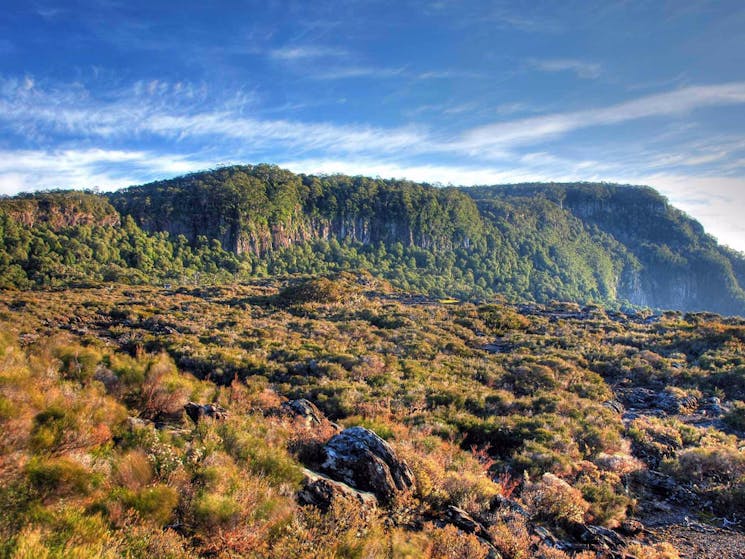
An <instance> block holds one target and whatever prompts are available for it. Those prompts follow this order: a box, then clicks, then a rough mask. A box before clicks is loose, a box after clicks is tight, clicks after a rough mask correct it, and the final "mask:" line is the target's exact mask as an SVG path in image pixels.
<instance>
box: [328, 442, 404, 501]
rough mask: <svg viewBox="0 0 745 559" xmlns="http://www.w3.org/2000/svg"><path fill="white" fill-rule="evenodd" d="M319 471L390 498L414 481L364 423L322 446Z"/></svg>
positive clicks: (402, 465) (384, 498) (377, 495)
mask: <svg viewBox="0 0 745 559" xmlns="http://www.w3.org/2000/svg"><path fill="white" fill-rule="evenodd" d="M323 452H324V456H325V459H324V462H323V464H321V471H323V472H324V473H326V474H327V475H329V476H330V477H331V478H332V479H335V480H337V481H342V482H344V483H346V484H347V485H351V486H352V487H354V488H356V489H361V490H363V491H370V492H372V493H374V494H375V495H376V497H378V499H379V500H380V501H382V502H390V501H391V499H393V497H394V496H395V495H396V493H398V492H400V491H406V490H408V489H410V488H411V487H412V486H413V485H414V474H413V473H412V472H411V469H410V468H409V466H408V465H406V463H405V462H403V461H402V460H399V459H398V457H397V456H396V454H395V453H394V452H393V449H392V448H391V446H390V445H389V444H388V443H387V442H385V441H384V440H383V439H381V438H380V437H379V436H378V435H376V434H375V433H373V432H372V431H370V430H369V429H365V428H364V427H350V428H349V429H345V430H344V431H342V432H341V433H339V434H338V435H335V436H333V437H332V438H331V440H329V442H328V443H326V445H325V446H324V448H323Z"/></svg>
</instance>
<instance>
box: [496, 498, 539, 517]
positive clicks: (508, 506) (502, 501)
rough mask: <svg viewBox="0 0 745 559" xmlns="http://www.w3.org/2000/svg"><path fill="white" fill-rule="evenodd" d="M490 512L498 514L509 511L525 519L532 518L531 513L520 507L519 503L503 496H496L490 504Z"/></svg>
mask: <svg viewBox="0 0 745 559" xmlns="http://www.w3.org/2000/svg"><path fill="white" fill-rule="evenodd" d="M489 510H490V512H497V511H498V510H509V511H510V512H514V513H516V514H519V515H520V516H522V517H523V518H530V513H529V512H528V511H527V510H525V508H524V507H523V506H522V505H520V504H519V503H518V502H517V501H513V500H512V499H508V498H507V497H503V496H502V495H495V496H494V497H493V498H492V500H491V502H490V503H489Z"/></svg>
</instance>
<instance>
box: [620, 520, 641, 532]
mask: <svg viewBox="0 0 745 559" xmlns="http://www.w3.org/2000/svg"><path fill="white" fill-rule="evenodd" d="M618 531H619V532H620V533H621V534H623V535H624V536H636V535H638V534H641V533H642V532H644V524H642V523H641V522H640V521H639V520H636V519H635V518H627V519H626V520H624V521H623V522H622V523H621V525H620V526H619V527H618Z"/></svg>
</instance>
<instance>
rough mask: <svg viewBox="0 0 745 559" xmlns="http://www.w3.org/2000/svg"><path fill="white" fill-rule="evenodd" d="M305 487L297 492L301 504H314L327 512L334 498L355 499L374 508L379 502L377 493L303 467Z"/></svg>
mask: <svg viewBox="0 0 745 559" xmlns="http://www.w3.org/2000/svg"><path fill="white" fill-rule="evenodd" d="M303 477H304V481H303V488H302V489H301V490H300V491H299V492H298V494H297V500H298V502H299V503H300V504H301V505H312V506H315V507H318V508H319V509H321V510H322V511H324V512H326V511H327V510H328V509H329V507H330V506H331V504H332V503H333V501H334V499H347V500H350V501H355V502H357V503H359V504H360V505H362V506H363V507H364V508H368V509H371V508H374V507H375V506H376V505H377V504H378V500H377V499H376V497H375V495H373V494H372V493H368V492H366V491H359V490H358V489H354V488H353V487H350V486H349V485H347V484H346V483H342V482H340V481H335V480H333V479H331V478H329V477H327V476H324V475H322V474H319V473H317V472H313V471H311V470H308V469H307V468H304V469H303Z"/></svg>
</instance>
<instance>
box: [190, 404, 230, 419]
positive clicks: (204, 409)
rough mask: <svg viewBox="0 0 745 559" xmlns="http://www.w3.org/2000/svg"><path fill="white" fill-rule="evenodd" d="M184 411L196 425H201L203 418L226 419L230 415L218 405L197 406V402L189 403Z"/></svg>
mask: <svg viewBox="0 0 745 559" xmlns="http://www.w3.org/2000/svg"><path fill="white" fill-rule="evenodd" d="M184 411H185V412H186V415H188V416H189V418H190V419H191V420H192V421H193V422H194V423H199V421H200V420H201V419H202V418H203V417H209V418H212V419H225V418H226V417H227V415H228V412H227V411H226V410H225V409H224V408H222V407H221V406H218V405H217V404H197V403H195V402H189V403H188V404H186V405H185V406H184Z"/></svg>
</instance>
